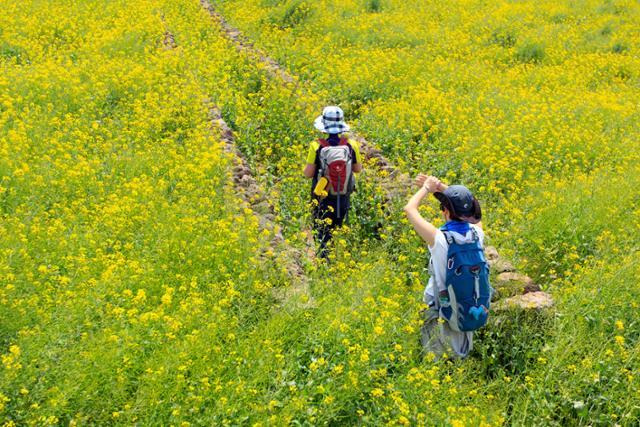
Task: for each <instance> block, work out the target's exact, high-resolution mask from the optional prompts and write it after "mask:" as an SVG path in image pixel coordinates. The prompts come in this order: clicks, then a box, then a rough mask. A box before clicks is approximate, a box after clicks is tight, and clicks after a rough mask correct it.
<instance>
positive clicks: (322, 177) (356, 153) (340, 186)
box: [304, 107, 362, 257]
mask: <svg viewBox="0 0 640 427" xmlns="http://www.w3.org/2000/svg"><path fill="white" fill-rule="evenodd" d="M314 125H315V127H316V129H318V130H320V131H321V132H325V133H327V134H328V136H327V137H326V138H321V139H318V140H316V141H312V142H311V144H310V145H309V151H308V152H307V158H306V166H305V169H304V175H305V176H306V177H307V178H311V180H312V185H311V198H312V202H313V204H314V209H313V218H314V231H315V237H316V240H317V241H318V242H319V245H320V248H319V255H320V257H326V256H327V251H326V246H327V243H328V242H329V240H330V239H331V235H332V231H333V229H334V228H335V227H339V226H341V225H342V224H343V223H344V221H345V220H346V218H347V217H348V214H349V208H350V206H351V199H350V196H351V192H352V191H353V189H354V187H355V178H354V176H353V174H354V173H358V172H360V171H361V170H362V158H361V155H360V147H359V145H358V143H357V142H356V141H354V140H352V139H347V138H344V137H341V134H342V133H344V132H347V131H348V130H349V126H348V125H347V124H346V123H345V122H344V113H343V112H342V110H341V109H340V108H339V107H326V108H325V109H324V111H323V114H322V115H321V116H319V117H318V118H317V119H316V121H315V123H314ZM319 184H320V186H319Z"/></svg>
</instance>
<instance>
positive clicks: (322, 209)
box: [313, 196, 350, 258]
mask: <svg viewBox="0 0 640 427" xmlns="http://www.w3.org/2000/svg"><path fill="white" fill-rule="evenodd" d="M338 197H340V208H339V210H338ZM349 203H350V200H349V196H327V197H325V198H324V199H320V200H318V205H317V206H316V207H315V208H314V210H313V230H314V235H315V238H316V241H317V242H318V243H319V244H320V248H319V250H318V256H319V257H320V258H326V257H327V255H328V252H327V243H329V241H330V240H331V234H332V232H333V229H334V228H336V227H340V226H342V224H343V223H344V222H345V221H346V219H347V215H348V213H349ZM327 220H331V221H330V222H329V221H327Z"/></svg>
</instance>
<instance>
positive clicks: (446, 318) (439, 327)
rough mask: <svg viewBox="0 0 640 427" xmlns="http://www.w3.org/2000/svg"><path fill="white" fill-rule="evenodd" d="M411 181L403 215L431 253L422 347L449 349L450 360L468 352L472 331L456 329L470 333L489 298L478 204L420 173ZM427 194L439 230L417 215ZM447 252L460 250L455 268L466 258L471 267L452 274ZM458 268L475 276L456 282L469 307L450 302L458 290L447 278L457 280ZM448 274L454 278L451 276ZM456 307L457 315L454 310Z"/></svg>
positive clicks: (434, 350) (480, 319)
mask: <svg viewBox="0 0 640 427" xmlns="http://www.w3.org/2000/svg"><path fill="white" fill-rule="evenodd" d="M416 181H417V183H418V184H419V185H420V186H421V188H420V190H419V191H418V192H417V193H416V194H415V195H414V196H413V197H412V198H411V200H410V201H409V202H408V203H407V206H406V207H405V212H406V214H407V217H408V219H409V221H410V222H411V223H412V225H413V227H414V229H415V230H416V232H417V233H418V234H419V235H420V236H421V237H422V238H423V239H424V240H425V242H427V244H428V248H429V252H430V254H431V258H430V261H429V273H430V277H429V282H428V284H427V286H426V287H425V290H424V294H423V300H424V302H425V303H426V304H427V306H428V309H427V310H426V312H425V323H424V326H423V328H422V337H421V340H422V344H423V346H424V348H425V350H427V351H430V352H432V353H434V354H435V355H436V356H440V355H442V354H443V353H447V352H448V351H449V350H451V351H453V352H454V355H455V356H457V357H465V356H467V355H468V354H469V352H470V351H471V349H472V348H473V331H472V330H465V327H462V326H466V327H467V328H469V329H474V328H477V326H478V325H481V324H484V323H483V322H486V317H487V314H488V309H489V301H488V299H489V298H490V294H487V292H488V289H490V287H489V284H488V279H487V278H488V267H487V266H486V262H484V254H483V253H482V252H483V251H482V250H483V248H484V233H483V231H482V226H481V223H480V219H481V217H482V213H481V210H480V205H479V203H478V202H477V200H476V199H475V197H473V195H472V194H471V192H469V190H468V189H466V187H463V186H453V187H451V188H450V187H448V186H446V185H445V184H443V183H441V182H440V181H439V180H438V179H437V178H435V177H426V176H424V175H420V176H419V177H418V178H417V180H416ZM429 193H433V194H434V196H435V197H436V198H438V200H439V201H440V203H441V210H442V211H443V215H444V218H445V220H446V221H447V222H446V224H445V226H444V227H443V228H442V229H438V228H436V227H435V226H433V225H432V224H431V223H430V222H428V221H426V220H425V219H424V218H422V216H421V215H420V213H419V212H418V206H419V204H420V201H421V200H422V199H423V198H424V197H425V196H426V195H427V194H429ZM452 248H453V249H455V250H456V251H457V250H459V248H462V251H464V252H465V256H464V257H462V258H463V260H462V262H461V264H465V261H466V263H468V262H469V260H471V261H472V263H473V264H474V265H471V266H463V267H460V270H459V271H458V270H457V268H456V265H455V264H456V263H457V262H458V261H457V260H456V258H455V257H456V255H455V254H452V252H451V251H450V249H452ZM474 249H475V251H476V252H480V254H478V255H477V256H476V257H475V258H474V257H473V256H470V255H469V254H470V253H473V251H474ZM476 264H477V265H476ZM462 268H467V269H470V270H471V272H472V274H474V275H475V276H474V277H475V283H473V282H472V283H462V286H463V287H464V288H465V289H466V290H465V292H470V293H471V294H472V298H473V301H471V302H470V303H469V302H467V301H456V300H455V297H456V293H457V292H458V291H457V290H454V289H453V288H452V283H451V282H452V280H451V277H455V276H456V275H458V276H462ZM452 271H454V272H455V273H456V274H452V273H451V272H452ZM448 272H449V276H450V277H449V278H448V277H447V275H448ZM474 285H475V286H474ZM452 299H453V301H452ZM451 307H453V310H452V309H451ZM458 308H460V309H461V310H462V313H458V312H457V309H458ZM452 311H453V315H452ZM472 315H473V316H472ZM474 317H475V324H474ZM439 319H442V321H441V320H439Z"/></svg>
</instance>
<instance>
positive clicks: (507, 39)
mask: <svg viewBox="0 0 640 427" xmlns="http://www.w3.org/2000/svg"><path fill="white" fill-rule="evenodd" d="M517 41H518V36H517V34H516V32H515V31H514V30H511V29H508V28H498V29H496V30H494V31H493V32H492V33H491V37H490V38H489V42H490V43H494V44H497V45H500V46H502V47H505V48H509V47H513V46H515V44H516V42H517Z"/></svg>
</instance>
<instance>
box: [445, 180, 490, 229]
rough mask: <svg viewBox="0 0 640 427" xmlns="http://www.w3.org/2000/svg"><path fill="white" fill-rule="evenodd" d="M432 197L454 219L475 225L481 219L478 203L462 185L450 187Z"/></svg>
mask: <svg viewBox="0 0 640 427" xmlns="http://www.w3.org/2000/svg"><path fill="white" fill-rule="evenodd" d="M433 195H434V196H435V197H436V198H437V199H438V200H440V202H442V203H443V204H444V205H445V207H447V208H448V209H450V210H451V211H452V212H451V213H452V214H453V216H454V217H458V218H459V219H462V220H464V221H467V222H470V223H476V222H478V221H480V219H481V218H482V212H481V211H480V203H478V201H477V200H476V198H475V197H473V194H472V193H471V191H469V189H468V188H467V187H465V186H464V185H451V186H449V188H447V189H446V190H444V191H443V192H437V193H434V194H433ZM447 202H448V203H447Z"/></svg>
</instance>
